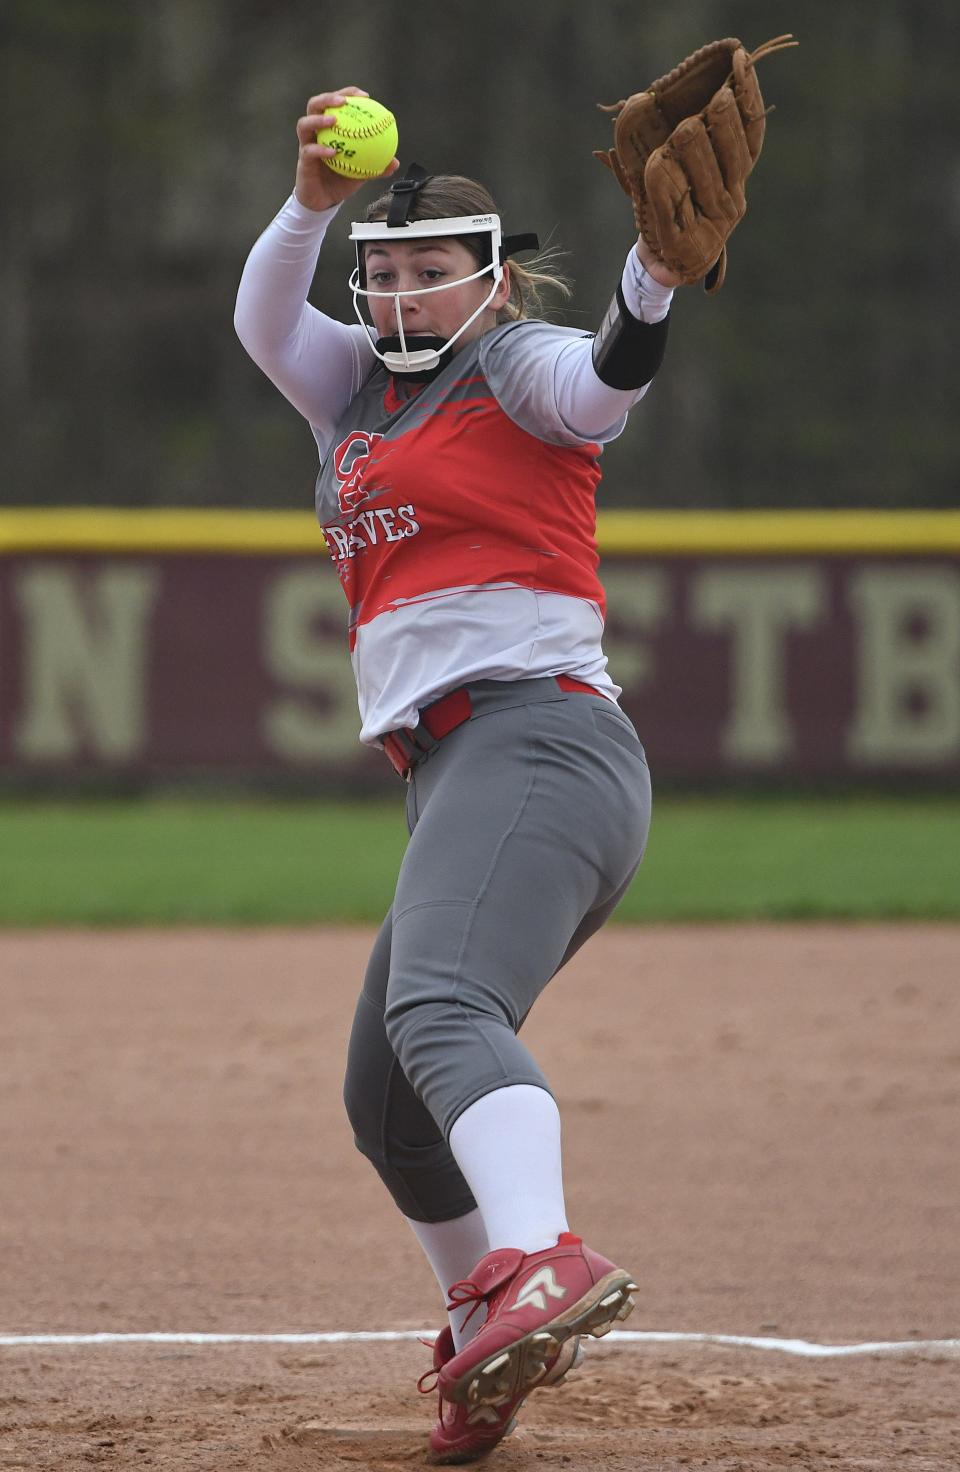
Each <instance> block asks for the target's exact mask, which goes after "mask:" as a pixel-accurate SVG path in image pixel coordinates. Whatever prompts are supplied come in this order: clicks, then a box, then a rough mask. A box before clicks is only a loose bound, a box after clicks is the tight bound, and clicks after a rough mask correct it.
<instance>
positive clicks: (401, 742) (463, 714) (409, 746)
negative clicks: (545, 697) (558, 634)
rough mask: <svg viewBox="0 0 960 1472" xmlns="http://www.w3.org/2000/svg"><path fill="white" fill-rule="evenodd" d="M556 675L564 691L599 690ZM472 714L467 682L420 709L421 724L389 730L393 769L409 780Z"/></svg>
mask: <svg viewBox="0 0 960 1472" xmlns="http://www.w3.org/2000/svg"><path fill="white" fill-rule="evenodd" d="M554 678H555V680H556V682H557V688H558V689H559V690H563V691H564V693H565V694H566V693H570V692H573V693H574V694H580V695H597V694H598V693H599V692H598V691H597V690H595V689H594V687H593V686H592V685H585V684H584V683H583V681H582V680H574V679H573V678H572V676H570V675H555V676H554ZM472 713H473V702H472V701H471V699H470V691H469V689H468V688H467V686H466V685H461V686H460V688H459V690H451V691H450V694H449V695H444V696H442V697H441V698H440V699H439V700H435V701H434V702H433V704H432V705H428V706H427V707H426V708H425V709H424V710H423V711H421V713H420V724H419V726H415V727H414V726H401V728H400V729H399V730H398V731H388V732H387V734H386V736H382V737H381V738H380V739H381V740H382V742H383V749H384V751H385V752H386V754H387V759H388V760H389V762H390V764H391V766H392V767H393V769H394V771H395V772H399V774H400V776H401V777H403V778H404V780H405V781H409V779H410V774H411V773H412V771H413V769H414V767H416V766H417V765H418V764H419V763H420V762H422V761H423V759H424V757H425V756H428V755H429V754H430V752H431V751H435V750H436V748H437V746H438V745H439V743H440V742H441V741H442V740H443V738H444V736H449V735H450V732H451V731H455V730H456V729H457V727H458V726H462V725H463V723H464V721H469V719H470V716H471V714H472Z"/></svg>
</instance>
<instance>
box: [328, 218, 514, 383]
mask: <svg viewBox="0 0 960 1472" xmlns="http://www.w3.org/2000/svg"><path fill="white" fill-rule="evenodd" d="M464 235H486V236H488V237H489V242H488V244H489V253H490V261H489V264H488V265H486V266H481V267H480V269H479V270H477V271H474V272H473V273H472V275H470V276H461V277H460V278H459V279H458V280H456V281H443V282H441V284H440V285H439V286H423V287H419V288H417V289H416V290H415V291H371V290H370V289H369V288H368V286H367V275H366V268H365V265H364V259H363V250H364V246H365V245H367V244H369V242H370V241H373V240H380V241H388V240H389V241H393V242H394V243H396V242H398V241H399V242H400V243H401V244H404V245H405V244H407V243H408V242H409V241H414V240H424V239H431V238H436V237H438V236H442V237H448V236H452V237H454V238H456V237H458V236H464ZM350 239H351V240H352V241H354V242H355V244H356V248H357V264H356V267H355V268H354V270H353V272H352V274H351V276H350V283H349V284H350V290H351V291H352V292H353V309H354V311H355V312H356V314H357V319H358V321H359V322H360V325H361V327H363V328H364V330H365V331H366V332H367V333H369V334H370V341H371V345H372V347H373V351H374V353H375V354H376V356H377V357H378V358H379V359H380V361H381V363H383V364H384V366H385V367H386V368H387V370H388V371H389V372H390V373H424V372H430V371H432V370H433V369H435V368H437V367H439V365H440V362H441V357H442V356H443V355H444V354H446V353H447V352H448V350H449V349H450V348H451V347H452V345H453V344H454V343H455V342H456V341H457V339H458V338H459V337H460V336H461V335H462V334H463V333H464V332H466V330H467V328H468V327H469V326H470V324H471V322H475V321H476V319H477V318H478V317H479V315H480V313H481V312H482V311H483V310H484V309H485V308H486V307H488V306H489V305H490V303H491V302H492V300H493V298H494V295H495V293H496V290H497V287H498V286H499V284H500V282H501V281H502V280H503V264H502V261H501V234H500V217H499V215H456V216H453V217H452V218H450V219H445V220H413V221H411V222H410V223H409V224H400V225H390V224H388V222H387V221H386V220H375V221H373V222H371V223H370V224H359V223H357V222H356V221H355V222H354V223H353V227H352V229H351V231H350ZM484 254H486V250H485V251H484ZM488 273H489V274H490V276H491V278H492V280H491V285H490V290H489V292H488V293H487V295H486V296H485V297H484V299H483V301H482V302H481V303H480V305H479V306H478V307H477V309H476V311H474V312H471V314H470V316H469V317H468V318H467V320H466V321H465V322H464V323H462V325H461V326H460V327H458V328H457V330H456V332H455V333H454V334H453V336H452V337H450V338H447V339H446V340H444V339H442V338H430V339H428V346H426V347H419V348H415V349H411V348H409V347H408V346H407V340H406V336H405V334H404V331H403V319H402V317H401V314H400V298H401V297H405V296H427V295H428V293H430V292H434V291H448V290H449V289H450V287H451V286H462V285H463V284H464V282H466V281H477V280H479V279H480V277H481V276H486V275H487V274H488ZM370 296H377V297H392V298H393V306H394V315H395V317H396V322H397V336H396V338H375V337H374V333H373V329H372V328H371V327H370V326H368V324H367V323H366V322H365V321H364V320H363V313H362V312H361V310H360V297H370ZM398 345H399V350H398Z"/></svg>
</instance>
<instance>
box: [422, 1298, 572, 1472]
mask: <svg viewBox="0 0 960 1472" xmlns="http://www.w3.org/2000/svg"><path fill="white" fill-rule="evenodd" d="M453 1357H454V1348H453V1335H452V1334H451V1332H450V1329H449V1327H447V1328H446V1329H444V1330H443V1331H442V1332H441V1333H440V1335H439V1336H438V1337H437V1339H436V1340H435V1341H434V1345H433V1369H432V1370H428V1371H427V1373H426V1375H422V1376H421V1377H420V1380H419V1382H418V1388H419V1389H420V1391H421V1392H422V1393H423V1394H424V1395H429V1393H430V1391H431V1390H432V1389H434V1386H435V1384H436V1381H434V1385H428V1384H427V1383H426V1382H427V1381H428V1380H430V1379H431V1377H432V1376H434V1375H437V1374H439V1372H440V1371H441V1370H442V1369H443V1367H444V1365H446V1364H449V1362H450V1360H452V1359H453ZM582 1358H583V1351H582V1350H581V1348H580V1341H579V1339H575V1338H574V1339H570V1340H568V1341H567V1343H566V1344H565V1345H564V1347H563V1351H562V1353H561V1355H560V1357H559V1359H558V1360H557V1363H556V1364H555V1365H554V1367H553V1370H552V1372H551V1374H550V1376H549V1378H548V1379H547V1380H544V1381H542V1382H541V1383H542V1384H544V1385H546V1384H549V1385H559V1384H560V1382H561V1381H562V1380H563V1379H565V1378H566V1375H567V1374H568V1372H569V1371H570V1370H573V1369H575V1368H576V1366H577V1365H578V1364H579V1363H580V1361H581V1359H582ZM524 1399H525V1395H514V1396H507V1397H505V1398H504V1399H503V1400H501V1401H499V1402H498V1403H497V1404H496V1405H476V1406H472V1407H471V1406H462V1405H454V1404H452V1403H451V1402H450V1401H445V1400H444V1399H443V1396H441V1397H440V1419H439V1420H438V1422H437V1424H436V1426H435V1427H434V1428H433V1430H432V1431H431V1433H430V1450H431V1452H432V1453H433V1461H434V1462H435V1463H439V1464H449V1463H454V1462H475V1461H478V1460H479V1459H480V1457H485V1456H486V1455H487V1453H488V1452H491V1451H493V1448H494V1447H495V1446H496V1445H497V1443H498V1442H500V1441H503V1439H504V1437H505V1436H509V1435H510V1432H511V1431H512V1430H513V1428H514V1426H515V1424H516V1420H517V1412H518V1411H519V1410H520V1407H521V1406H522V1405H523V1402H524Z"/></svg>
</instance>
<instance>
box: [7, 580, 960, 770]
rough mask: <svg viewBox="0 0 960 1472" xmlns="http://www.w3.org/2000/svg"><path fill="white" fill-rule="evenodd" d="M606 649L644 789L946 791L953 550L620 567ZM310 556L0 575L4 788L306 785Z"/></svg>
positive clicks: (952, 682) (325, 660)
mask: <svg viewBox="0 0 960 1472" xmlns="http://www.w3.org/2000/svg"><path fill="white" fill-rule="evenodd" d="M602 571H603V579H604V583H605V585H606V588H607V594H608V603H609V608H608V625H607V637H606V640H605V647H606V651H607V654H608V657H609V665H610V670H611V672H612V674H613V677H614V679H615V680H616V681H617V682H618V684H620V685H622V686H623V688H624V694H623V697H622V703H623V705H624V707H625V709H626V710H627V711H628V713H629V714H630V716H631V717H632V718H633V720H634V722H635V724H636V726H637V729H638V731H639V732H640V736H641V739H642V740H643V742H644V744H645V746H646V748H647V754H648V758H649V761H650V765H651V768H652V770H653V773H654V776H655V778H656V777H658V776H659V777H669V778H690V779H715V778H718V777H746V778H753V777H771V776H773V777H777V778H781V777H782V778H784V779H792V778H795V777H796V778H820V777H825V778H826V777H828V778H844V779H857V778H875V777H877V776H890V775H896V776H898V777H914V776H926V777H931V776H933V777H942V778H954V777H956V775H957V774H958V772H960V557H958V556H956V555H954V554H953V553H951V555H944V556H936V555H906V556H896V555H889V556H887V555H885V556H877V555H862V556H818V555H811V556H796V555H784V556H762V555H759V556H758V555H752V556H749V557H744V558H742V559H738V558H736V557H731V556H730V555H724V556H703V557H690V556H684V557H659V556H658V557H656V558H643V557H620V556H616V557H612V558H607V559H606V560H605V562H604V565H603V569H602ZM345 614H346V609H345V603H344V600H343V595H342V593H341V590H340V587H339V584H338V582H337V579H336V577H335V576H334V575H333V573H332V570H331V568H330V565H329V562H328V561H327V559H326V557H325V556H323V555H322V554H321V555H319V556H302V557H301V556H295V555H283V556H279V555H278V556H264V555H262V554H261V555H246V554H237V555H232V554H229V553H227V554H224V553H219V554H217V555H204V554H197V553H191V554H188V555H178V554H173V553H171V554H169V555H168V554H165V553H156V552H150V553H138V554H134V555H117V554H104V555H98V554H90V553H89V552H88V553H84V554H83V555H72V554H42V555H41V554H35V553H30V554H21V555H11V556H7V557H5V558H3V559H0V771H2V772H3V774H4V775H5V777H6V779H7V782H8V785H9V779H10V778H17V777H20V776H22V777H24V778H28V777H33V776H38V775H42V774H49V775H59V776H63V777H70V776H73V775H77V776H82V775H84V774H90V773H96V772H102V773H104V774H109V773H128V774H143V775H144V776H147V775H151V774H154V775H161V774H171V775H173V774H177V773H186V772H196V771H199V770H203V771H209V772H220V773H224V774H229V773H234V774H241V773H243V774H254V775H256V774H263V775H269V774H279V773H288V774H289V773H293V774H295V773H302V774H309V775H311V776H312V777H316V778H317V779H319V780H321V781H329V782H330V783H331V784H333V783H343V782H345V781H346V782H349V783H351V784H354V785H362V786H371V785H374V786H375V785H382V786H384V787H389V785H390V784H391V783H396V780H397V779H396V778H395V776H394V775H393V773H392V771H391V769H390V768H389V767H388V765H387V763H386V761H385V759H384V758H383V757H382V756H381V755H380V754H378V753H375V752H371V751H369V750H366V749H364V748H362V747H361V746H360V745H359V744H358V740H357V733H358V730H359V724H360V723H359V719H358V715H357V705H356V692H355V688H354V684H353V677H352V673H351V668H350V661H349V656H348V653H347V645H346V636H345Z"/></svg>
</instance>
